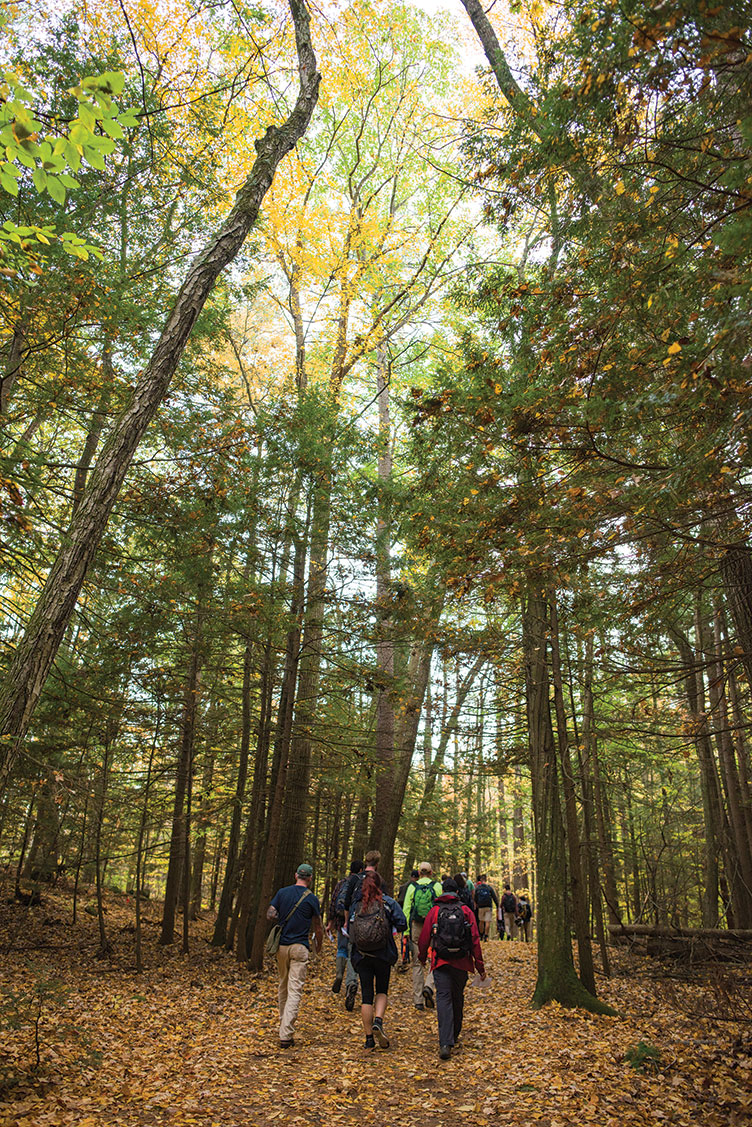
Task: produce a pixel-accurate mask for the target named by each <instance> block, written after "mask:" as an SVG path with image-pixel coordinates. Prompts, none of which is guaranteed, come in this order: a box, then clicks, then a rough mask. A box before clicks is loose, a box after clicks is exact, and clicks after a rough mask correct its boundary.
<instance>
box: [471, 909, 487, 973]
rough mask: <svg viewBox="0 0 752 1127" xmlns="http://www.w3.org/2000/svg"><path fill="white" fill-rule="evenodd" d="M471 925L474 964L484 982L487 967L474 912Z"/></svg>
mask: <svg viewBox="0 0 752 1127" xmlns="http://www.w3.org/2000/svg"><path fill="white" fill-rule="evenodd" d="M469 923H470V937H471V939H472V943H473V962H474V963H475V969H476V970H477V972H478V974H479V975H480V977H481V980H483V979H484V978H485V977H486V967H485V964H484V962H483V948H482V947H481V945H480V932H479V931H478V925H477V923H476V922H475V916H474V915H473V913H472V912H471V913H470V920H469Z"/></svg>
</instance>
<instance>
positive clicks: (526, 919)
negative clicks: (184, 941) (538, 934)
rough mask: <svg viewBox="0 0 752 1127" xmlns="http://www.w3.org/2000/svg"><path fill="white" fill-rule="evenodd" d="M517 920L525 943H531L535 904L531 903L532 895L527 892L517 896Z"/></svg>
mask: <svg viewBox="0 0 752 1127" xmlns="http://www.w3.org/2000/svg"><path fill="white" fill-rule="evenodd" d="M516 922H517V925H518V927H519V929H520V934H521V938H522V939H523V940H524V941H525V943H529V942H530V940H531V939H532V937H533V905H532V904H531V903H530V897H529V896H528V894H527V893H526V892H523V893H521V894H520V896H519V897H518V898H517V920H516Z"/></svg>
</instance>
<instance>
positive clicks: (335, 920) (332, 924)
mask: <svg viewBox="0 0 752 1127" xmlns="http://www.w3.org/2000/svg"><path fill="white" fill-rule="evenodd" d="M362 871H363V862H362V861H357V860H353V861H352V863H351V865H350V872H349V873H348V875H347V876H346V877H343V878H342V880H340V881H337V883H336V885H335V886H334V891H333V892H332V898H331V900H330V901H329V919H328V922H327V925H326V930H327V932H328V933H329V935H331V936H332V937H333V938H334V936H336V939H337V964H336V968H337V969H336V972H335V977H334V982H333V983H332V991H333V992H334V993H335V994H339V992H340V990H341V989H342V979H343V978H344V979H345V990H347V987H348V986H351V985H354V987H355V990H356V991H357V989H358V976H357V975H356V973H355V970H354V968H353V965H352V962H351V961H350V941H349V939H348V937H347V932H346V931H345V930H344V923H345V914H344V912H341V911H339V909H338V908H337V901H338V900H339V894H340V892H342V890H343V889H344V887H345V885H346V884H347V882H348V880H349V879H350V877H351V876H353V875H357V874H358V873H361V872H362ZM345 974H346V975H347V977H346V978H345Z"/></svg>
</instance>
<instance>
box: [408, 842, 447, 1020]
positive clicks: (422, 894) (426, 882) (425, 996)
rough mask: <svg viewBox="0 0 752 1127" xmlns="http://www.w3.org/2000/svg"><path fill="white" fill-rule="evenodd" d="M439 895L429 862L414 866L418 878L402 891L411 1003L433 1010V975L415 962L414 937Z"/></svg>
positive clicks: (415, 947) (416, 952)
mask: <svg viewBox="0 0 752 1127" xmlns="http://www.w3.org/2000/svg"><path fill="white" fill-rule="evenodd" d="M439 896H441V885H440V884H439V882H438V881H437V880H434V878H433V867H432V865H431V863H430V861H421V863H420V864H419V865H418V879H417V880H414V881H411V882H410V887H409V888H408V890H407V893H406V894H405V916H406V917H407V920H408V922H409V927H410V942H411V944H412V951H413V958H414V960H415V961H414V963H413V1005H414V1006H415V1008H416V1010H425V1008H426V1006H427V1007H428V1009H429V1010H431V1009H433V1005H434V1001H433V975H432V974H431V972H430V971H429V972H428V974H426V969H425V966H423V965H421V963H420V962H419V960H418V958H417V955H418V940H419V939H420V933H421V931H422V930H423V924H424V922H425V920H426V917H427V916H428V913H429V912H430V911H431V908H433V906H434V904H435V903H436V900H437V898H438V897H439Z"/></svg>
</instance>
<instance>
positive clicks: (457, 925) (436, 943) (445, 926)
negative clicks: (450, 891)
mask: <svg viewBox="0 0 752 1127" xmlns="http://www.w3.org/2000/svg"><path fill="white" fill-rule="evenodd" d="M431 946H432V947H433V949H434V951H435V952H436V954H437V955H438V957H439V958H440V959H461V958H462V956H463V955H469V954H470V953H471V952H472V949H473V937H472V930H471V928H470V923H469V921H468V919H467V916H466V915H465V913H464V912H463V910H462V904H461V903H460V902H459V900H455V901H454V903H452V904H440V905H439V911H438V913H437V916H436V922H435V924H434V925H433V928H432V929H431Z"/></svg>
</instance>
